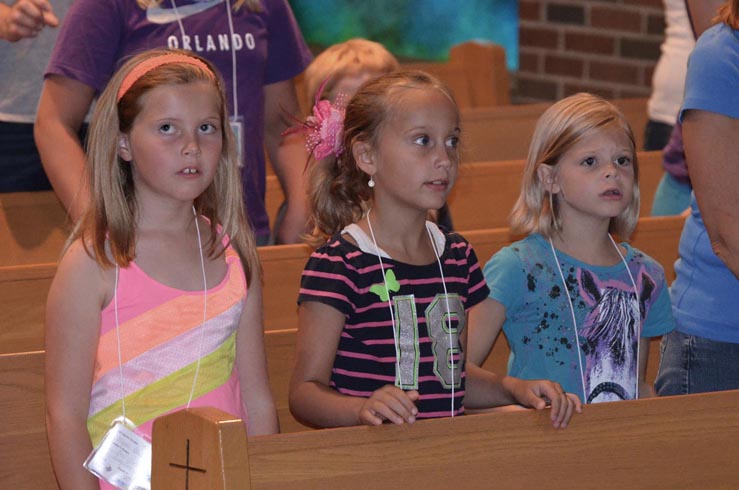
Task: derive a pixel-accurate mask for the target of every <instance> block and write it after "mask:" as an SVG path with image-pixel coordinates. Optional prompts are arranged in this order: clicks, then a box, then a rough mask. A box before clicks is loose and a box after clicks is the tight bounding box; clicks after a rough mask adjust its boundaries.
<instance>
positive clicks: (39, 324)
mask: <svg viewBox="0 0 739 490" xmlns="http://www.w3.org/2000/svg"><path fill="white" fill-rule="evenodd" d="M682 225H683V219H682V218H681V217H679V216H670V217H660V218H653V217H649V218H641V219H640V220H639V224H638V225H637V231H636V232H635V233H634V235H633V236H632V240H631V243H632V245H634V246H635V247H637V248H639V249H641V250H642V251H644V252H645V253H647V254H648V255H650V256H652V257H653V258H655V259H656V260H657V261H658V262H660V264H662V266H663V267H664V268H665V274H666V277H667V280H668V283H670V282H672V280H673V279H674V277H675V273H674V270H673V264H674V262H675V260H676V259H677V257H678V252H677V245H678V243H679V240H680V234H681V232H682ZM462 235H463V236H464V237H465V238H467V240H469V242H470V243H471V244H472V246H473V247H474V248H475V252H476V253H477V257H478V260H479V261H480V263H482V264H484V263H485V262H487V260H488V259H489V258H490V257H491V256H492V255H493V253H495V252H496V251H498V250H499V249H500V248H501V247H504V246H506V245H508V244H510V243H512V242H513V241H515V240H517V239H518V238H520V237H516V236H512V235H511V234H510V230H509V229H508V228H495V229H485V230H471V231H467V232H462ZM310 252H311V249H310V248H309V247H308V246H307V245H281V246H273V247H261V248H259V256H260V259H261V261H262V267H263V272H264V312H265V330H267V331H270V330H285V329H292V328H295V327H296V326H297V304H296V300H297V297H298V289H299V286H300V274H301V272H302V270H303V267H304V266H305V262H306V261H307V260H308V257H309V256H310ZM55 270H56V264H54V263H46V264H35V265H26V266H9V267H0V311H2V312H3V315H4V317H3V318H4V320H3V323H2V326H0V353H10V352H25V351H32V350H41V349H43V322H44V306H45V304H46V295H47V293H48V290H49V286H50V284H51V280H52V278H53V276H54V272H55Z"/></svg>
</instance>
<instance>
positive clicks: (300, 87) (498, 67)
mask: <svg viewBox="0 0 739 490" xmlns="http://www.w3.org/2000/svg"><path fill="white" fill-rule="evenodd" d="M401 68H402V69H408V70H423V71H426V72H428V73H431V74H432V75H435V76H436V77H438V78H439V79H441V80H442V81H443V82H444V83H446V84H447V85H448V86H449V88H450V89H451V90H452V92H453V93H454V97H455V99H456V100H457V104H458V105H459V107H461V108H464V109H466V108H471V107H488V106H494V105H504V104H510V87H509V85H510V84H509V81H508V68H507V67H506V59H505V49H504V48H503V47H502V46H499V45H497V44H493V43H489V42H478V41H467V42H464V43H461V44H458V45H456V46H453V47H452V48H451V49H450V50H449V61H446V62H407V63H402V64H401ZM304 83H305V82H304V81H303V76H302V75H301V76H299V77H297V78H296V79H295V90H296V91H297V94H298V102H299V103H300V107H301V109H302V110H303V113H304V114H309V113H310V110H311V107H312V106H313V100H308V99H309V96H308V94H306V93H305V92H306V90H305V85H304Z"/></svg>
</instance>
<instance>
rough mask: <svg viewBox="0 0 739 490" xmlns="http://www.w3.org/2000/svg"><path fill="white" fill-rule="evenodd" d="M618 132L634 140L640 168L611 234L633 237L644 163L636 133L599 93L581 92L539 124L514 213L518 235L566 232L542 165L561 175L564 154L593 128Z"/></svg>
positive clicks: (631, 143) (550, 111)
mask: <svg viewBox="0 0 739 490" xmlns="http://www.w3.org/2000/svg"><path fill="white" fill-rule="evenodd" d="M610 128H615V129H618V130H621V131H623V133H624V135H625V136H626V137H627V139H628V140H629V146H630V150H631V152H632V155H633V165H634V192H633V196H632V199H631V202H630V203H629V205H628V206H627V208H626V209H625V210H624V211H623V213H621V215H619V216H617V217H615V218H612V219H611V222H610V225H609V231H610V232H611V233H615V234H617V235H618V236H619V237H621V238H624V239H626V238H628V237H629V235H631V232H632V231H633V229H634V226H636V222H637V220H638V218H639V165H638V162H637V156H636V144H635V142H634V134H633V133H632V131H631V127H630V126H629V123H628V122H627V121H626V117H625V116H624V115H623V114H622V113H621V111H619V110H618V108H617V107H616V106H614V105H613V104H611V103H610V102H608V101H606V100H605V99H603V98H601V97H598V96H596V95H592V94H588V93H579V94H576V95H573V96H570V97H567V98H565V99H562V100H560V101H559V102H557V103H555V104H554V105H552V106H551V107H549V108H548V109H547V110H546V111H544V114H542V115H541V117H540V118H539V121H538V122H537V123H536V129H535V130H534V136H533V137H532V139H531V146H530V147H529V154H528V158H527V159H526V167H525V168H524V175H523V183H522V185H521V194H520V195H519V197H518V200H517V201H516V204H515V205H514V207H513V211H512V212H511V228H512V231H513V232H514V233H517V234H518V233H520V234H530V233H539V234H541V235H543V236H545V237H547V238H549V237H551V236H552V235H553V233H554V232H555V231H558V230H561V228H562V224H561V222H560V219H559V213H558V208H557V199H556V196H552V195H551V194H550V193H549V192H548V191H547V189H546V186H545V185H544V183H543V182H542V181H541V180H540V177H539V167H540V166H541V165H548V166H550V167H552V168H553V169H554V172H556V166H557V164H558V163H559V161H560V159H561V158H562V156H563V155H564V154H565V153H567V151H569V150H570V148H572V147H573V146H574V145H576V144H577V143H578V142H579V141H580V140H581V139H582V138H583V137H585V136H586V135H587V134H589V133H590V132H591V131H593V130H596V129H597V130H601V129H610Z"/></svg>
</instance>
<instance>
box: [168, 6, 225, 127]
mask: <svg viewBox="0 0 739 490" xmlns="http://www.w3.org/2000/svg"><path fill="white" fill-rule="evenodd" d="M170 2H171V3H172V9H173V10H174V14H175V16H176V17H177V24H178V25H179V26H180V32H181V33H182V39H183V40H184V38H185V36H186V34H185V26H184V25H182V19H181V18H180V14H179V12H178V11H177V4H176V3H175V0H170ZM225 3H226V15H227V16H228V32H229V34H230V35H231V39H230V40H229V43H230V45H231V72H232V74H233V77H232V79H231V83H232V87H233V106H234V112H233V116H231V117H232V119H236V118H238V117H239V104H238V100H239V97H238V89H237V85H238V84H237V81H236V80H237V79H236V48H235V47H234V23H233V17H232V15H231V0H225ZM183 42H184V41H183Z"/></svg>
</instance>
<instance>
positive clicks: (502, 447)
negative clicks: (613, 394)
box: [154, 391, 739, 490]
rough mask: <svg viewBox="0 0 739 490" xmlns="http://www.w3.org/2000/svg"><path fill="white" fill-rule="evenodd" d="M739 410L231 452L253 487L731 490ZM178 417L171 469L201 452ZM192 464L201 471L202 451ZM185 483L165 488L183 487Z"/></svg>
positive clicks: (358, 436) (725, 399) (429, 427)
mask: <svg viewBox="0 0 739 490" xmlns="http://www.w3.org/2000/svg"><path fill="white" fill-rule="evenodd" d="M737 403H739V391H726V392H719V393H707V394H700V395H687V396H679V397H667V398H656V399H649V400H636V401H627V402H616V403H601V404H598V405H592V406H589V407H587V410H586V412H585V413H584V414H582V415H580V416H576V417H575V418H573V419H572V421H571V424H570V426H569V427H568V428H567V429H565V430H560V431H557V430H553V429H552V428H551V425H550V420H549V417H548V413H547V412H546V411H541V412H535V411H525V412H514V413H501V414H481V415H470V416H464V417H456V418H454V419H451V418H446V419H437V420H428V421H419V422H416V423H415V424H413V425H400V426H391V425H385V426H381V427H350V428H343V429H330V430H320V431H306V432H300V433H294V434H281V435H276V436H261V437H249V438H247V439H246V440H245V441H244V440H243V439H242V441H243V442H242V446H241V447H240V448H238V449H232V450H236V451H238V452H240V453H246V454H248V473H249V477H248V478H243V479H242V481H243V480H246V481H247V482H248V483H249V485H248V486H244V487H241V488H245V489H249V490H271V489H275V490H276V489H280V490H292V489H300V490H311V489H320V490H323V489H325V488H355V489H374V488H423V489H427V490H437V489H439V490H441V489H444V490H446V489H450V488H460V489H484V488H490V487H491V486H493V487H494V488H500V489H509V488H510V489H521V488H539V487H541V486H546V488H547V489H554V490H559V489H563V490H579V489H588V490H589V489H592V488H599V489H603V490H611V489H613V490H628V489H645V488H681V489H696V490H698V489H700V490H702V489H704V488H734V487H735V486H736V482H737V481H738V480H739V465H737V464H736V462H737V458H739V439H737V437H736V434H737V431H739V412H738V411H737V410H736V406H737ZM211 414H213V412H212V411H211ZM221 420H223V421H224V422H225V421H229V420H233V418H232V417H228V416H227V417H224V418H223V419H221ZM174 421H175V423H172V424H170V425H171V427H172V433H173V435H172V436H170V435H169V433H167V432H164V433H161V432H160V433H159V434H158V435H159V436H161V437H159V438H157V439H155V441H154V446H155V449H154V451H155V452H156V453H157V456H155V462H161V463H163V465H162V466H158V468H166V467H168V466H169V463H171V462H172V461H166V460H165V461H162V460H161V458H159V448H160V447H162V448H166V449H169V446H170V444H169V442H170V441H182V439H184V438H185V437H187V438H188V439H190V441H191V445H194V446H196V447H197V446H199V444H198V442H199V434H200V431H190V430H186V429H185V430H184V432H185V433H184V434H182V433H181V432H180V430H181V428H182V427H183V426H185V427H187V426H189V425H190V423H189V422H188V421H186V420H185V419H184V418H183V414H176V415H175V416H174ZM212 422H213V423H218V419H212ZM164 423H166V421H163V424H164ZM198 425H200V424H198ZM174 434H176V435H174ZM182 442H184V441H182ZM193 442H194V444H193ZM244 444H245V445H246V447H243V445H244ZM231 447H232V448H233V446H231ZM208 449H209V451H208V452H211V451H212V448H208ZM218 452H222V451H218ZM191 458H194V459H192V460H191V461H190V462H191V463H192V464H193V465H195V466H197V465H198V463H199V464H201V466H203V463H202V455H201V454H199V451H192V452H191ZM240 469H241V470H243V468H240ZM215 470H216V471H219V470H220V468H216V469H215ZM158 476H159V475H158V474H157V477H158ZM178 478H179V480H178V482H177V483H178V485H175V484H172V485H171V486H169V485H167V486H165V487H164V488H181V487H182V486H183V485H184V481H183V480H184V475H183V474H182V473H180V475H179V476H178ZM191 481H192V485H191V488H193V489H198V488H205V487H199V486H198V485H197V478H196V476H195V475H193V479H192V480H191Z"/></svg>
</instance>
